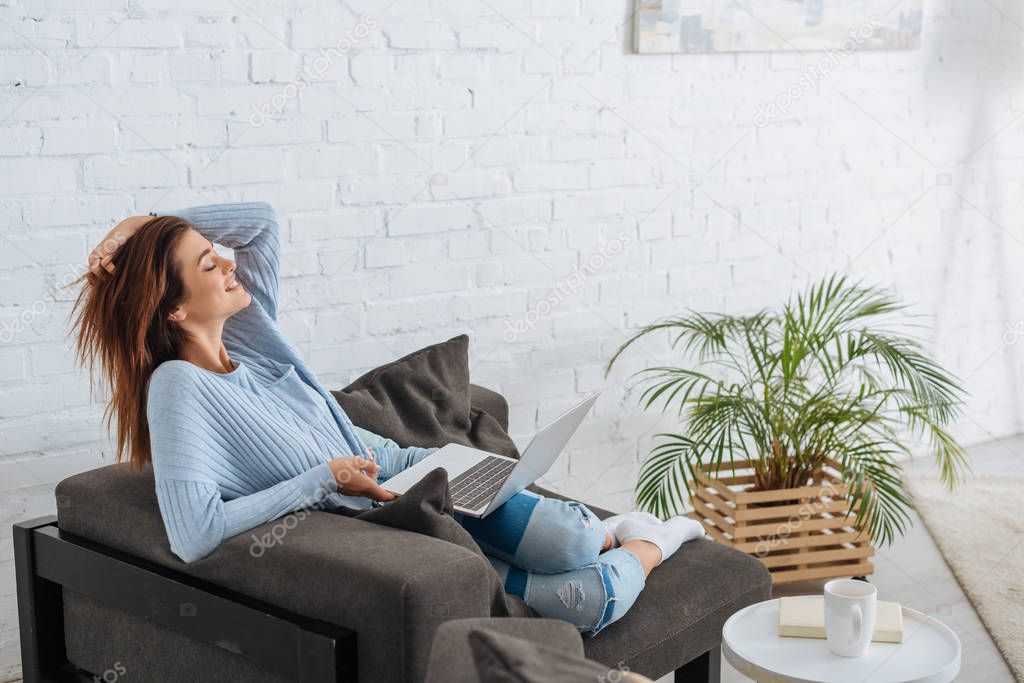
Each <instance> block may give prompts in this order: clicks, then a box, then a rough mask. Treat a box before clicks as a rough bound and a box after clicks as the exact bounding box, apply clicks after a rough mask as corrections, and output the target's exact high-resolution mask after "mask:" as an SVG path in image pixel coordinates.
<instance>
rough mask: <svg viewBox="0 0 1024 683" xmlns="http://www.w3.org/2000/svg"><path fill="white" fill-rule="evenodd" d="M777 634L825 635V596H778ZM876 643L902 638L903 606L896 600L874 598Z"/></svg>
mask: <svg viewBox="0 0 1024 683" xmlns="http://www.w3.org/2000/svg"><path fill="white" fill-rule="evenodd" d="M779 635H780V636H791V637H796V638H824V637H825V598H824V596H821V595H797V596H790V597H784V598H779ZM871 640H872V641H873V642H876V643H902V642H903V610H902V608H901V607H900V604H899V603H898V602H885V601H883V600H879V601H878V608H877V613H876V615H875V630H874V633H872V635H871Z"/></svg>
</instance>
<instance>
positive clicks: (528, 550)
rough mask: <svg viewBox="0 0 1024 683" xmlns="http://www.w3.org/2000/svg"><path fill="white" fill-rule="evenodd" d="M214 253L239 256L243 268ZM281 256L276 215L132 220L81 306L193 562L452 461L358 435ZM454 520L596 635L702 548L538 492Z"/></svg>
mask: <svg viewBox="0 0 1024 683" xmlns="http://www.w3.org/2000/svg"><path fill="white" fill-rule="evenodd" d="M213 242H217V243H220V244H223V245H225V246H227V247H230V248H231V249H233V250H234V257H235V259H236V260H237V265H238V269H237V270H236V263H235V261H232V260H231V259H228V258H225V257H224V256H221V255H220V254H218V253H217V252H216V251H214V248H213ZM279 250H280V244H279V238H278V225H277V219H276V215H275V213H274V210H273V209H272V208H271V207H270V206H269V205H267V204H264V203H247V204H227V205H214V206H204V207H196V208H192V209H187V210H185V211H181V212H177V213H176V214H174V215H166V216H157V215H156V214H151V215H150V216H133V217H131V218H128V219H125V220H124V221H122V222H121V223H119V224H118V225H117V226H116V227H115V228H114V229H113V230H112V231H111V232H110V233H109V234H108V235H107V237H106V238H105V239H104V241H103V242H102V243H101V244H100V245H99V246H98V247H97V248H96V249H95V250H94V251H93V252H92V253H91V254H90V273H88V274H87V275H86V276H85V278H84V279H85V284H84V286H83V288H82V291H81V293H80V294H79V297H78V300H77V301H76V302H75V307H74V311H73V313H74V312H77V317H76V319H75V324H76V327H77V333H78V339H77V342H78V356H79V359H80V360H81V361H83V362H84V361H85V360H86V359H88V362H89V365H90V370H92V369H93V368H94V367H95V365H96V363H97V362H98V363H99V365H100V366H101V368H102V372H103V375H104V378H105V379H106V381H107V383H108V385H109V386H110V387H111V389H112V392H111V394H112V398H111V403H110V405H109V406H108V410H107V421H108V424H109V421H110V419H111V417H112V416H113V414H116V416H117V423H118V426H117V442H118V460H121V458H122V455H123V454H124V453H125V452H126V451H127V453H128V454H129V460H130V462H131V463H132V464H133V466H137V467H142V466H143V465H144V464H145V463H147V462H152V466H153V473H154V476H155V480H156V492H157V500H158V502H159V507H160V514H161V517H162V519H163V522H164V525H165V527H166V530H167V536H168V539H169V541H170V547H171V550H172V551H173V552H174V554H175V555H177V556H178V557H179V558H181V559H182V560H183V561H185V562H193V561H196V560H198V559H200V558H202V557H204V556H206V555H207V554H209V553H210V552H211V551H213V550H214V549H215V548H216V547H217V546H218V545H220V543H221V542H222V541H223V540H224V539H225V538H229V537H231V536H234V535H236V534H239V533H242V532H244V531H247V530H249V529H252V528H253V527H255V526H258V525H260V524H263V523H265V522H268V521H271V520H273V519H276V518H278V517H280V516H282V515H284V514H286V513H288V512H291V511H294V510H297V509H300V508H305V507H310V506H314V505H319V506H326V507H336V506H341V505H346V506H349V507H353V508H367V507H370V506H371V505H375V504H377V503H374V501H387V500H391V499H393V498H395V495H394V494H392V493H389V492H387V491H385V490H384V489H382V488H381V487H380V485H379V483H378V480H385V479H387V478H388V477H390V476H393V475H394V474H396V473H398V472H400V471H401V470H403V469H405V468H407V467H410V466H411V465H413V464H415V463H416V462H418V461H419V460H421V459H422V458H424V457H426V456H427V455H429V454H431V453H433V452H434V451H435V450H437V449H436V448H400V447H399V446H398V445H397V444H396V443H395V442H394V441H391V440H390V439H386V438H384V437H382V436H379V435H377V434H373V433H371V432H369V431H367V430H364V429H360V428H359V427H356V426H355V425H353V424H352V422H351V421H350V420H349V418H348V416H347V415H346V414H345V412H344V411H343V410H342V409H341V407H340V406H339V405H338V403H337V401H335V400H334V398H333V397H332V396H331V394H330V393H329V392H328V391H327V390H326V389H324V387H323V386H322V385H321V384H320V382H319V381H318V380H317V378H316V376H315V375H314V374H313V372H312V371H311V370H310V369H309V368H308V367H307V365H306V363H305V362H304V361H303V360H302V359H301V358H300V357H299V356H298V354H297V353H296V351H295V349H293V348H292V347H291V346H290V345H289V344H288V342H287V341H286V340H285V338H284V336H283V335H282V333H281V330H280V328H279V327H278V325H277V322H276V317H277V294H278V260H279V259H278V255H279ZM374 454H375V455H376V457H374ZM455 517H456V519H458V521H459V523H460V524H462V525H463V527H464V528H466V529H467V530H468V531H469V532H470V533H471V534H472V535H473V537H474V539H476V540H477V542H478V543H479V544H480V546H481V548H482V549H483V550H484V552H485V553H486V554H487V555H488V557H489V559H490V561H491V563H492V564H493V565H494V567H495V569H496V570H497V571H498V573H499V574H500V575H501V576H502V578H503V579H504V581H505V588H506V590H507V591H508V592H509V593H511V594H513V595H517V596H519V597H521V598H523V600H525V601H526V603H527V604H529V605H531V606H532V607H533V608H534V609H535V610H536V611H537V612H538V613H540V614H541V615H542V616H545V617H553V618H562V619H565V620H567V621H569V622H571V623H573V624H574V625H575V626H576V627H577V628H578V629H579V630H580V631H581V632H582V633H583V634H584V635H594V634H596V633H597V632H598V631H600V630H601V629H602V628H604V627H605V626H607V625H608V624H609V623H611V622H613V621H615V620H616V619H618V618H619V617H621V616H622V615H623V614H624V613H625V612H626V610H628V609H629V607H630V606H631V605H632V604H633V602H634V600H635V599H636V597H637V595H638V594H639V593H640V591H641V590H642V589H643V587H644V585H645V583H646V577H647V576H648V574H650V572H651V570H652V569H653V568H654V567H656V566H657V565H658V564H660V563H661V562H662V561H663V560H664V559H665V558H667V557H668V556H669V555H671V554H672V553H673V552H674V551H675V550H676V549H677V548H678V547H679V544H680V543H682V542H683V541H684V540H687V538H689V537H693V536H694V535H700V534H702V533H703V532H702V531H696V533H695V529H694V525H695V524H696V523H694V522H692V521H690V520H686V519H684V518H682V517H676V518H672V519H671V520H669V521H668V522H664V523H663V522H661V521H660V520H658V519H657V518H656V517H654V516H653V515H648V514H646V513H637V512H634V513H627V514H626V515H618V516H616V517H614V518H611V519H610V520H607V521H606V522H604V523H602V522H601V520H599V519H598V518H597V516H596V515H594V514H593V513H592V512H591V511H590V510H589V509H588V508H587V507H586V506H584V505H583V504H581V503H578V502H564V501H559V500H555V499H551V498H546V497H543V496H540V495H537V494H535V493H533V492H530V491H523V492H522V493H520V494H518V495H516V496H514V497H513V498H511V499H510V500H509V501H507V502H506V503H505V504H504V505H503V506H501V508H499V509H498V510H496V511H495V512H493V513H492V514H491V515H489V516H488V517H486V518H485V519H474V518H466V517H464V516H463V515H461V514H456V515H455ZM697 526H699V525H697ZM612 532H614V534H613V533H612Z"/></svg>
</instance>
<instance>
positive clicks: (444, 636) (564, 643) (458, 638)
mask: <svg viewBox="0 0 1024 683" xmlns="http://www.w3.org/2000/svg"><path fill="white" fill-rule="evenodd" d="M482 626H483V627H487V628H488V629H490V630H492V631H498V632H500V633H508V634H511V635H514V636H519V637H522V638H528V639H530V640H533V641H535V642H542V643H545V644H546V645H547V646H548V647H550V648H552V649H554V650H555V651H556V652H559V653H561V654H562V655H564V656H567V657H583V642H582V640H581V639H580V634H579V632H578V631H577V630H576V627H575V626H573V625H572V624H570V623H569V622H568V621H562V620H561V619H521V618H508V619H489V618H476V619H473V618H470V619H454V620H452V621H449V622H446V623H444V624H442V625H441V626H439V627H438V629H437V634H436V635H435V636H434V643H433V645H432V647H431V650H430V666H429V667H428V670H427V671H428V673H427V683H479V681H481V680H485V681H486V680H487V679H481V678H480V677H479V676H478V675H477V672H476V667H475V666H474V664H473V653H472V651H471V650H470V647H469V640H468V635H469V632H470V631H472V630H474V629H477V628H480V627H482ZM595 683H596V682H595Z"/></svg>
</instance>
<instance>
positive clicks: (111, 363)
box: [71, 216, 192, 469]
mask: <svg viewBox="0 0 1024 683" xmlns="http://www.w3.org/2000/svg"><path fill="white" fill-rule="evenodd" d="M191 227H192V224H191V223H189V222H188V221H186V220H185V219H184V218H179V217H177V216H161V217H159V218H154V219H152V220H150V221H149V222H147V223H145V224H144V225H143V226H142V227H141V228H139V229H138V231H136V233H135V234H134V235H132V236H131V237H129V238H128V239H126V240H125V241H124V243H123V244H122V245H121V246H120V247H118V249H117V251H116V252H115V253H114V256H113V258H112V259H111V261H112V262H113V263H114V272H113V273H109V272H107V271H106V270H105V269H103V268H100V272H99V274H96V273H93V272H88V273H86V274H85V275H83V276H82V277H81V278H79V279H78V280H77V281H76V283H77V282H83V285H82V289H81V291H80V292H79V293H78V298H77V299H76V300H75V304H74V306H73V307H72V309H71V316H73V317H74V327H75V328H77V335H76V336H77V354H76V358H77V359H78V362H79V363H80V364H82V365H85V364H86V363H88V366H89V379H90V383H91V385H92V386H93V387H95V385H96V372H95V369H96V364H97V363H99V365H100V368H101V370H102V377H103V380H104V381H105V383H106V385H107V386H108V387H110V394H111V398H110V403H108V404H107V408H106V411H105V412H104V417H105V418H106V424H107V429H108V430H109V429H110V423H111V419H112V418H113V417H114V415H115V414H116V415H117V461H118V462H121V460H122V459H123V456H124V454H125V452H126V451H127V453H128V461H129V462H130V463H131V465H132V468H133V469H141V468H142V467H143V465H145V464H146V463H148V462H150V461H151V460H152V453H151V451H150V446H149V423H148V422H147V419H146V398H147V394H146V387H147V384H148V382H149V378H150V376H151V375H152V374H153V371H154V370H156V368H157V366H159V365H160V364H161V363H163V362H164V361H166V360H171V359H174V358H177V357H178V353H179V352H180V351H181V348H182V345H183V343H184V342H185V340H186V339H187V335H186V333H185V332H184V331H183V330H182V329H181V328H180V327H178V326H177V325H175V324H173V323H172V322H171V321H169V320H168V319H167V314H168V313H170V311H171V309H173V308H174V307H175V306H176V305H178V304H179V303H181V301H182V299H184V297H185V285H184V282H183V281H182V279H181V276H180V274H179V273H178V267H177V265H176V263H175V261H174V252H175V248H176V247H177V245H178V243H179V242H180V240H181V237H182V235H184V234H185V231H186V230H188V229H189V228H191ZM72 284H75V283H72ZM76 313H77V316H76Z"/></svg>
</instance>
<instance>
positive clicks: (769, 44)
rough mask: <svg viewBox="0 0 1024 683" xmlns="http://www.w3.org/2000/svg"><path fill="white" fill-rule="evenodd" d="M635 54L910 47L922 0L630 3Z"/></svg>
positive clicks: (915, 43)
mask: <svg viewBox="0 0 1024 683" xmlns="http://www.w3.org/2000/svg"><path fill="white" fill-rule="evenodd" d="M637 3H638V6H637V11H636V32H635V39H634V49H635V51H636V52H639V53H667V52H684V53H702V52H777V51H803V50H824V49H826V48H833V49H842V50H846V51H852V50H854V49H867V50H898V49H915V48H917V47H920V43H921V23H922V6H923V4H924V0H903V2H900V3H895V4H894V3H893V0H860V1H859V2H850V0H741V1H735V2H723V1H722V0H637Z"/></svg>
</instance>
